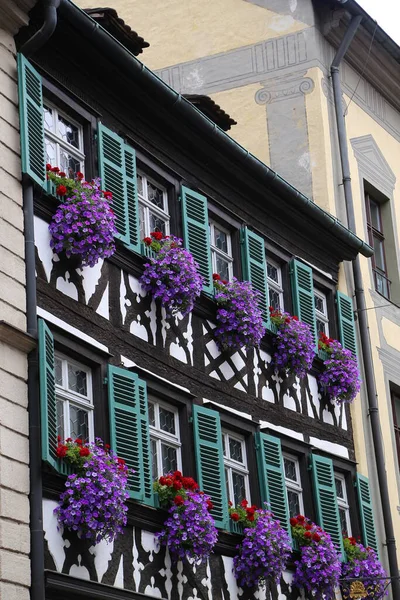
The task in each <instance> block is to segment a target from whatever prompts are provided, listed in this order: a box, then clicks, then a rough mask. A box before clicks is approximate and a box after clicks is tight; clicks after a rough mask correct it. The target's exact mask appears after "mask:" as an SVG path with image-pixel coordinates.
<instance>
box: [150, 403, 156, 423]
mask: <svg viewBox="0 0 400 600" xmlns="http://www.w3.org/2000/svg"><path fill="white" fill-rule="evenodd" d="M149 423H150V425H152V426H153V427H155V426H156V415H155V412H154V404H153V403H152V402H149Z"/></svg>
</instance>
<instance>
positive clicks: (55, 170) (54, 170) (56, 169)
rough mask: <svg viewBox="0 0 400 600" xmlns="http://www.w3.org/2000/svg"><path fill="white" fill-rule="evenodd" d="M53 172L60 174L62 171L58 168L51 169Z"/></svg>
mask: <svg viewBox="0 0 400 600" xmlns="http://www.w3.org/2000/svg"><path fill="white" fill-rule="evenodd" d="M51 170H52V171H53V173H59V172H60V169H59V168H58V167H52V169H51Z"/></svg>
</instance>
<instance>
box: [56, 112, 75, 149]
mask: <svg viewBox="0 0 400 600" xmlns="http://www.w3.org/2000/svg"><path fill="white" fill-rule="evenodd" d="M58 134H59V136H60V137H61V138H62V139H63V140H64V142H68V144H71V146H74V147H75V148H79V129H78V127H77V126H76V125H73V124H72V123H70V122H69V121H67V119H65V118H64V117H61V116H60V115H59V116H58Z"/></svg>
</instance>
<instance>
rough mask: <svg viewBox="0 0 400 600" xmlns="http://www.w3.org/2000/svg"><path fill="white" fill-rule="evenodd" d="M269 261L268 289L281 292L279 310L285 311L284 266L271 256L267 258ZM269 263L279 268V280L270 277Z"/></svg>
mask: <svg viewBox="0 0 400 600" xmlns="http://www.w3.org/2000/svg"><path fill="white" fill-rule="evenodd" d="M266 262H267V265H266V266H267V282H268V289H271V290H274V291H275V292H277V294H279V310H281V311H283V310H285V305H284V300H283V285H282V267H281V266H280V265H279V264H278V263H277V262H275V261H274V260H271V259H270V258H268V257H267V259H266ZM268 263H269V264H270V265H271V266H273V267H275V269H276V270H277V273H278V281H275V280H274V279H271V278H270V277H268ZM268 303H269V295H268Z"/></svg>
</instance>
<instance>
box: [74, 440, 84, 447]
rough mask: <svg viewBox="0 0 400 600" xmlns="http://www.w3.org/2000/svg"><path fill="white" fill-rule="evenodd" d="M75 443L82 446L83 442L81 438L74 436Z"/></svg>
mask: <svg viewBox="0 0 400 600" xmlns="http://www.w3.org/2000/svg"><path fill="white" fill-rule="evenodd" d="M75 444H78V446H82V444H83V442H82V440H81V438H76V440H75Z"/></svg>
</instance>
